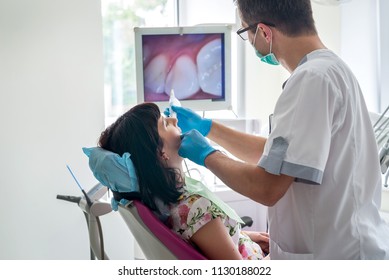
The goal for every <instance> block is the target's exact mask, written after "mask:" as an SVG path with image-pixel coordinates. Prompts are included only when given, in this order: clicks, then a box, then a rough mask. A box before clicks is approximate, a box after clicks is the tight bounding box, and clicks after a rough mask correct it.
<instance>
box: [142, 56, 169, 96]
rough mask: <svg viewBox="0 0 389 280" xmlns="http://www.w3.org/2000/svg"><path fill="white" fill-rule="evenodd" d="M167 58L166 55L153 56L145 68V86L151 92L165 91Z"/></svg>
mask: <svg viewBox="0 0 389 280" xmlns="http://www.w3.org/2000/svg"><path fill="white" fill-rule="evenodd" d="M168 65H169V60H168V57H167V56H166V55H162V54H160V55H157V56H156V57H154V58H153V59H152V60H151V61H150V62H149V64H148V65H147V67H146V69H145V74H144V75H145V76H144V80H145V88H147V89H148V90H150V91H151V92H152V93H159V94H160V93H163V92H164V91H165V79H166V76H167V72H168Z"/></svg>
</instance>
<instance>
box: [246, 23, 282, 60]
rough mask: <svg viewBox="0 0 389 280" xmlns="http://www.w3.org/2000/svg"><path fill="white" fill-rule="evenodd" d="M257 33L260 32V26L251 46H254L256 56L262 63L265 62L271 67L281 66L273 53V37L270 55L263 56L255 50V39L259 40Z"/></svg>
mask: <svg viewBox="0 0 389 280" xmlns="http://www.w3.org/2000/svg"><path fill="white" fill-rule="evenodd" d="M257 32H258V26H257V30H256V31H255V35H254V39H253V42H252V43H251V45H252V46H253V48H254V50H255V54H256V55H257V57H259V58H260V59H261V61H262V62H265V63H267V64H270V65H280V63H279V61H278V60H277V58H276V56H275V55H274V53H272V52H271V49H272V45H273V36H272V38H271V41H270V51H269V54H267V55H263V54H261V53H260V52H259V51H258V50H257V49H256V48H255V45H254V44H255V39H256V38H257Z"/></svg>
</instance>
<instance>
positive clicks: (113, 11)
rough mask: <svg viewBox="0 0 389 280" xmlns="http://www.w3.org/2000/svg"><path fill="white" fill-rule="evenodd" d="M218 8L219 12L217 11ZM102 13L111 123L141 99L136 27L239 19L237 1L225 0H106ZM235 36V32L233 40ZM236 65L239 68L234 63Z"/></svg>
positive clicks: (106, 91) (184, 24)
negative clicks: (234, 2)
mask: <svg viewBox="0 0 389 280" xmlns="http://www.w3.org/2000/svg"><path fill="white" fill-rule="evenodd" d="M204 7H207V9H204ZM215 10H217V11H218V13H216V14H215V13H214V11H215ZM221 10H223V11H221ZM102 17H103V38H104V63H105V67H104V68H105V69H104V95H105V119H106V124H107V125H108V124H110V123H111V122H112V121H114V120H115V119H116V118H117V117H118V116H119V115H121V114H122V113H124V112H125V111H126V110H128V109H129V108H131V107H132V106H134V105H135V104H136V101H137V100H136V77H135V44H134V31H133V29H134V27H136V26H138V27H142V26H146V27H152V26H177V25H179V26H188V25H196V24H213V23H229V24H234V25H235V21H236V20H235V7H234V4H233V1H228V2H226V1H225V0H212V1H208V0H185V1H180V0H150V1H143V0H102ZM235 37H236V36H234V34H232V38H233V40H235ZM233 43H234V41H233ZM234 54H236V50H234V51H233V57H232V63H234V61H236V55H235V56H234ZM234 58H235V59H234ZM233 69H236V67H234V65H233ZM233 77H234V78H235V76H233ZM232 82H233V87H234V81H232ZM233 94H234V90H233Z"/></svg>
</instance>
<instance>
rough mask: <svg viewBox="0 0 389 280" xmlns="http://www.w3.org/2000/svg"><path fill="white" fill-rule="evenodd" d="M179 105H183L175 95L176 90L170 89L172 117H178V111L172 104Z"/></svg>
mask: <svg viewBox="0 0 389 280" xmlns="http://www.w3.org/2000/svg"><path fill="white" fill-rule="evenodd" d="M173 105H174V106H179V107H181V102H180V101H179V100H178V99H177V98H176V96H175V95H174V90H173V89H172V90H171V91H170V98H169V106H170V117H171V118H177V113H176V112H174V111H173V109H172V106H173Z"/></svg>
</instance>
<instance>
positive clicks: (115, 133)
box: [99, 103, 183, 211]
mask: <svg viewBox="0 0 389 280" xmlns="http://www.w3.org/2000/svg"><path fill="white" fill-rule="evenodd" d="M160 116H161V112H160V110H159V108H158V106H157V105H155V104H154V103H143V104H139V105H136V106H135V107H133V108H131V109H130V110H129V111H127V112H126V113H124V114H123V115H122V116H120V117H119V118H118V119H117V120H116V121H115V122H114V123H113V124H112V125H110V126H109V127H108V128H107V129H106V130H105V131H103V132H102V133H101V136H100V139H99V146H100V147H101V148H103V149H106V150H109V151H111V152H114V153H117V154H119V155H120V156H122V155H123V154H124V153H125V152H128V153H130V154H131V160H132V162H133V163H134V166H135V170H136V174H137V176H138V182H139V189H140V193H141V198H142V200H143V202H144V203H145V204H146V205H147V206H148V207H150V208H151V209H152V210H156V211H159V210H158V208H157V206H156V203H155V198H159V199H160V200H161V201H162V202H164V203H165V204H168V203H175V202H177V200H178V198H179V196H180V195H181V193H180V192H179V190H178V189H177V184H178V183H180V182H182V180H183V179H182V178H181V177H180V176H179V173H178V172H177V170H175V169H172V168H167V167H166V165H165V162H164V161H163V159H162V157H161V155H162V147H163V142H162V139H161V138H160V137H159V134H158V119H159V118H160Z"/></svg>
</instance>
